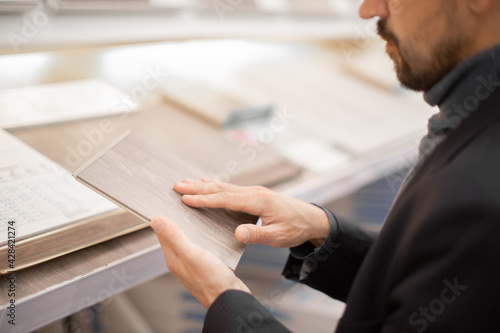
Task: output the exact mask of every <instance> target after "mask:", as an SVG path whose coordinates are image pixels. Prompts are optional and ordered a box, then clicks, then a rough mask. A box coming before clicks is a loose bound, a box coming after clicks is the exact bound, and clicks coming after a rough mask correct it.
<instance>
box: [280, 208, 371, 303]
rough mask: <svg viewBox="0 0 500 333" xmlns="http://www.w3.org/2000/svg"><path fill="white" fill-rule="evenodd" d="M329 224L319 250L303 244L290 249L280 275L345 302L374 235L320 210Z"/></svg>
mask: <svg viewBox="0 0 500 333" xmlns="http://www.w3.org/2000/svg"><path fill="white" fill-rule="evenodd" d="M318 207H320V208H322V209H323V210H324V211H325V212H326V214H327V215H328V219H329V220H330V233H329V234H328V237H327V238H326V240H325V241H324V242H323V244H322V245H321V247H319V248H314V246H313V245H312V244H311V243H309V242H306V243H304V244H302V245H300V246H298V247H295V248H292V249H290V251H291V254H290V256H289V258H288V261H287V263H286V265H285V268H284V269H283V273H282V274H283V275H284V276H285V277H286V278H288V279H291V280H295V281H298V282H301V283H304V284H306V285H308V286H310V287H312V288H314V289H317V290H319V291H322V292H324V293H325V294H327V295H328V296H330V297H333V298H335V299H338V300H340V301H345V300H346V298H347V295H348V293H349V290H350V289H351V285H352V282H353V280H354V278H355V277H356V274H357V272H358V269H359V267H360V265H361V263H362V262H363V259H364V258H365V255H366V253H367V252H368V250H369V248H370V246H371V245H372V243H373V242H374V241H375V238H376V237H377V233H375V232H372V231H369V230H367V229H365V228H363V227H361V226H358V225H355V224H353V223H349V222H347V221H345V220H344V219H341V218H338V217H336V216H335V215H334V214H333V213H332V212H331V211H329V210H328V209H326V208H323V207H321V206H318Z"/></svg>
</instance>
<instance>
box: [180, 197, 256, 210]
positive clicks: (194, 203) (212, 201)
mask: <svg viewBox="0 0 500 333" xmlns="http://www.w3.org/2000/svg"><path fill="white" fill-rule="evenodd" d="M182 202H184V203H185V204H186V205H188V206H191V207H196V208H201V207H206V208H225V209H229V210H233V211H238V212H245V213H248V214H251V215H260V214H261V213H262V207H263V205H262V202H261V198H260V197H258V196H254V195H250V194H247V193H232V192H219V193H214V194H207V195H183V196H182Z"/></svg>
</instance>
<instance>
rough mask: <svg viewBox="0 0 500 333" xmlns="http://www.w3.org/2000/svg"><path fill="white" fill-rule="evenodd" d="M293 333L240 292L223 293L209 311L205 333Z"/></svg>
mask: <svg viewBox="0 0 500 333" xmlns="http://www.w3.org/2000/svg"><path fill="white" fill-rule="evenodd" d="M226 332H227V333H230V332H252V333H265V332H273V333H285V332H291V331H290V330H288V329H287V328H286V327H285V326H283V324H281V323H280V322H279V321H278V320H277V319H276V318H274V317H273V315H272V314H271V313H270V312H269V311H268V310H267V309H266V308H265V307H264V306H263V305H262V304H261V303H259V301H257V300H256V299H255V298H254V297H253V296H252V295H250V294H249V293H246V292H244V291H240V290H227V291H225V292H223V293H222V294H221V295H220V296H219V297H217V299H216V300H215V301H214V303H213V304H212V305H211V306H210V308H209V309H208V312H207V315H206V317H205V324H204V326H203V333H226Z"/></svg>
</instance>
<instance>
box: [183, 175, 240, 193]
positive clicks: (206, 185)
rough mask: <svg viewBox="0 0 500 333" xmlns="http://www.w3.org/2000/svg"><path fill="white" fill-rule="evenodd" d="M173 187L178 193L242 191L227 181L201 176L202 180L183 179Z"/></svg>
mask: <svg viewBox="0 0 500 333" xmlns="http://www.w3.org/2000/svg"><path fill="white" fill-rule="evenodd" d="M174 189H175V190H176V191H177V192H178V193H180V194H212V193H219V192H223V191H226V192H242V191H244V188H243V187H241V186H236V185H233V184H228V183H218V182H214V181H211V180H207V179H206V178H203V180H202V181H193V180H190V179H184V180H183V181H182V182H177V183H175V185H174Z"/></svg>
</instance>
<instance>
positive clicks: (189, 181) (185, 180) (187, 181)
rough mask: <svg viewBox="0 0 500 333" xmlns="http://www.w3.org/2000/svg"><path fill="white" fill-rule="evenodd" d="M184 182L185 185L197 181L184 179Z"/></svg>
mask: <svg viewBox="0 0 500 333" xmlns="http://www.w3.org/2000/svg"><path fill="white" fill-rule="evenodd" d="M182 181H183V182H184V183H192V182H195V181H196V180H194V179H191V178H184V179H183V180H182Z"/></svg>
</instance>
